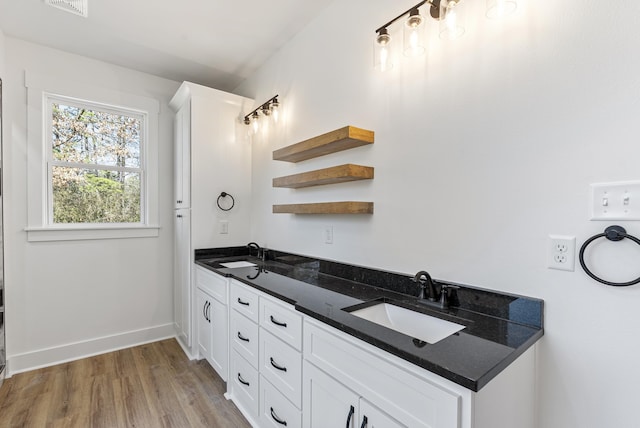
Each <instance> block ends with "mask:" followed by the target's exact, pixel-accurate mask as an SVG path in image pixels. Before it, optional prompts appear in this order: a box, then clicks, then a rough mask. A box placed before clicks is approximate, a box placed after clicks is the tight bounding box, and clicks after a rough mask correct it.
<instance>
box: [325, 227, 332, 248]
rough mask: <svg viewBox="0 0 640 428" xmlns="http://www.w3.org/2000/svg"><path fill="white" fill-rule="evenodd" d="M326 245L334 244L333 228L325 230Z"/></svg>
mask: <svg viewBox="0 0 640 428" xmlns="http://www.w3.org/2000/svg"><path fill="white" fill-rule="evenodd" d="M324 243H325V244H333V226H327V227H325V228H324Z"/></svg>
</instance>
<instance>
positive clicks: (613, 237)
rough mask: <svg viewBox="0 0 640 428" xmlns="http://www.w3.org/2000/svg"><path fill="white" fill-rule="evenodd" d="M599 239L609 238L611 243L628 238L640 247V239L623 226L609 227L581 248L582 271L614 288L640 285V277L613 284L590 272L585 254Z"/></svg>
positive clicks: (588, 240)
mask: <svg viewBox="0 0 640 428" xmlns="http://www.w3.org/2000/svg"><path fill="white" fill-rule="evenodd" d="M599 238H607V239H608V240H609V241H613V242H618V241H622V240H623V239H625V238H627V239H630V240H632V241H633V242H635V243H636V244H638V245H640V239H638V238H636V237H635V236H632V235H629V234H628V233H627V231H626V230H625V228H624V227H622V226H609V227H607V228H606V229H605V230H604V233H599V234H597V235H593V236H592V237H591V238H589V239H587V240H586V241H585V242H584V244H582V247H580V256H579V260H580V266H582V269H583V270H584V271H585V273H586V274H587V275H589V276H590V277H591V278H593V279H595V280H596V281H598V282H600V283H602V284H605V285H610V286H612V287H628V286H630V285H635V284H639V283H640V277H638V278H636V279H634V280H632V281H627V282H611V281H607V280H605V279H602V278H600V277H599V276H597V275H595V274H594V273H593V272H591V271H590V270H589V268H588V267H587V264H586V263H585V261H584V252H585V250H586V249H587V247H588V246H589V244H591V243H592V242H593V241H595V240H596V239H599Z"/></svg>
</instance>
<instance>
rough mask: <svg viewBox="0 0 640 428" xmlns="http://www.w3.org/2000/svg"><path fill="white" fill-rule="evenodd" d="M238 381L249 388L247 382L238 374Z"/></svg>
mask: <svg viewBox="0 0 640 428" xmlns="http://www.w3.org/2000/svg"><path fill="white" fill-rule="evenodd" d="M238 380H239V381H240V383H241V384H243V385H247V386H249V382H247V381H246V380H244V379H242V375H241V374H240V373H238Z"/></svg>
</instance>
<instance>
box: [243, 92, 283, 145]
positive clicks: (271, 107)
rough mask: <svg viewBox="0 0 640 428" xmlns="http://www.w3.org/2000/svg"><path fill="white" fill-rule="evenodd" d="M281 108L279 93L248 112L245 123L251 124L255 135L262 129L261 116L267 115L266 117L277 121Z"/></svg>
mask: <svg viewBox="0 0 640 428" xmlns="http://www.w3.org/2000/svg"><path fill="white" fill-rule="evenodd" d="M279 110H280V102H278V95H276V96H274V97H271V98H270V99H269V100H268V101H267V102H265V103H264V104H261V105H260V106H259V107H257V108H256V109H255V110H253V111H251V112H250V113H249V114H247V115H246V116H245V117H244V124H245V125H247V126H251V131H252V133H253V134H254V135H255V134H257V133H258V132H259V131H260V116H265V117H266V118H268V117H271V118H272V119H273V122H274V123H277V122H278V117H279Z"/></svg>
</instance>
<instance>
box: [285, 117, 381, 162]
mask: <svg viewBox="0 0 640 428" xmlns="http://www.w3.org/2000/svg"><path fill="white" fill-rule="evenodd" d="M365 144H373V131H367V130H366V129H360V128H356V127H354V126H345V127H344V128H340V129H336V130H335V131H331V132H328V133H326V134H323V135H319V136H317V137H313V138H310V139H308V140H305V141H302V142H300V143H297V144H293V145H291V146H287V147H283V148H281V149H278V150H275V151H274V152H273V160H279V161H285V162H300V161H303V160H307V159H313V158H317V157H318V156H324V155H328V154H330V153H335V152H340V151H342V150H348V149H352V148H354V147H359V146H364V145H365Z"/></svg>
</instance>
